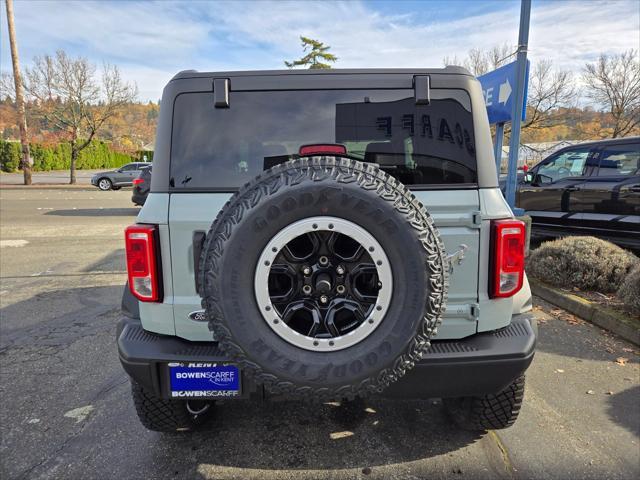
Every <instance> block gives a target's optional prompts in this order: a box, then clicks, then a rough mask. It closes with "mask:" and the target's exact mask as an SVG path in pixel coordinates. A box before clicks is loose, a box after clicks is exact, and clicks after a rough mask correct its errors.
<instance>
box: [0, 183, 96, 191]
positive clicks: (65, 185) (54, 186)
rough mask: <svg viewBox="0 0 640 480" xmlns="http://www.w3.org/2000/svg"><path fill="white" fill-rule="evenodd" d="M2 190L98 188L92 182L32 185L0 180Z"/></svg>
mask: <svg viewBox="0 0 640 480" xmlns="http://www.w3.org/2000/svg"><path fill="white" fill-rule="evenodd" d="M0 189H1V190H97V188H96V187H94V186H93V185H91V184H87V183H84V184H83V183H76V184H75V185H71V184H68V183H34V184H31V185H20V184H15V183H2V182H0Z"/></svg>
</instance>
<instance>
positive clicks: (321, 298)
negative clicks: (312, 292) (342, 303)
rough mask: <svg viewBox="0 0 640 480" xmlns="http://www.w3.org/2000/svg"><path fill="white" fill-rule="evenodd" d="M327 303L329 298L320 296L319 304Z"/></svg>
mask: <svg viewBox="0 0 640 480" xmlns="http://www.w3.org/2000/svg"><path fill="white" fill-rule="evenodd" d="M328 301H329V297H327V296H326V295H321V296H320V303H327V302H328Z"/></svg>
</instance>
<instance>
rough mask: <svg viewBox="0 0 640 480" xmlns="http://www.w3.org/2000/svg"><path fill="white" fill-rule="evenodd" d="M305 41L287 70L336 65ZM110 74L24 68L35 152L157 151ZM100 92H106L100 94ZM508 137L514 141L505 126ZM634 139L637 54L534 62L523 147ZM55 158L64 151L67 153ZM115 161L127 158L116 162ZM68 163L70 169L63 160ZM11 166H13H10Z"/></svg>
mask: <svg viewBox="0 0 640 480" xmlns="http://www.w3.org/2000/svg"><path fill="white" fill-rule="evenodd" d="M301 41H302V46H303V50H304V52H305V55H304V56H303V57H302V58H301V59H299V60H296V61H293V62H286V64H287V66H288V67H289V68H294V67H302V68H313V69H315V68H322V69H326V68H331V65H330V64H331V63H334V62H336V61H337V60H338V58H337V57H336V56H334V55H333V54H331V53H329V51H328V50H329V49H330V48H331V47H329V46H328V45H325V44H324V43H322V42H320V41H318V40H314V39H308V38H305V37H301ZM514 52H515V47H511V46H509V45H507V44H504V45H500V46H496V47H493V48H492V49H489V50H478V49H472V50H470V51H469V52H468V54H467V56H466V57H465V58H462V59H458V58H455V57H454V58H445V59H443V63H444V64H445V65H449V64H457V65H463V66H464V67H466V68H467V69H468V70H469V71H471V72H472V73H473V74H474V75H477V76H479V75H482V74H483V73H486V72H488V71H490V70H493V69H495V68H498V67H500V66H502V65H505V64H507V63H510V62H511V61H513V59H514V57H513V54H514ZM38 68H39V69H40V72H39V73H38ZM48 68H52V69H54V73H55V74H56V75H57V77H56V78H58V79H59V78H63V77H64V75H65V74H68V73H70V74H72V75H73V74H75V75H81V74H82V73H83V72H87V73H88V74H91V78H92V82H93V83H92V84H91V85H90V87H91V88H85V90H84V93H83V95H85V96H84V97H82V98H84V100H83V101H84V103H83V104H82V105H78V104H77V102H76V103H74V101H75V100H73V97H69V98H65V97H64V95H63V94H62V93H61V92H64V91H65V89H64V86H62V88H61V89H60V86H59V85H58V88H59V91H58V93H57V94H56V93H55V91H54V90H52V89H51V87H52V86H55V82H56V81H58V80H56V78H49V79H47V78H46V75H45V73H46V72H47V71H48V70H47V69H48ZM105 68H109V69H110V70H106V71H105V72H106V74H108V77H109V76H110V78H111V81H112V83H108V82H107V83H101V82H104V74H105V72H103V77H100V76H99V75H96V73H97V72H96V68H95V67H94V66H93V65H91V64H90V63H89V62H87V61H86V59H82V58H77V59H74V58H69V57H68V56H67V55H66V54H65V53H64V52H58V53H57V54H56V55H55V56H45V57H42V58H36V59H34V67H32V69H31V70H29V69H27V72H26V75H25V76H26V79H27V82H26V83H27V96H26V114H27V123H28V126H29V136H30V139H31V140H30V141H31V143H33V144H34V145H38V146H39V147H40V149H41V150H42V149H44V150H47V149H53V150H55V149H56V148H57V146H58V145H60V144H64V143H67V144H69V145H70V146H71V152H72V153H73V148H74V147H73V146H74V145H76V146H78V145H79V146H82V145H85V144H86V146H89V145H96V143H95V142H96V141H98V142H99V144H101V145H105V146H106V148H108V149H109V150H110V151H113V152H115V153H118V154H119V153H122V154H124V155H126V156H128V157H130V158H140V152H141V151H144V150H149V149H150V148H153V147H152V145H153V143H154V140H155V138H154V136H155V130H156V125H157V120H158V114H159V111H160V104H159V102H158V103H155V102H151V101H150V102H139V101H136V99H135V91H134V90H135V85H133V86H131V85H129V84H127V83H126V82H123V81H122V80H121V79H120V77H119V73H118V71H117V68H116V67H109V66H105ZM74 72H75V73H74ZM79 78H80V77H79ZM101 78H102V80H101ZM47 82H49V84H48V83H47ZM51 82H53V83H51ZM11 85H12V80H11V77H10V76H9V75H8V74H3V75H2V78H1V81H0V137H1V138H2V139H3V140H6V141H10V142H16V141H18V139H19V129H18V117H17V109H16V104H15V101H14V96H13V94H12V88H11ZM38 88H39V89H40V90H38ZM109 88H111V89H112V92H111V93H112V94H114V93H116V94H117V95H119V97H118V98H117V99H116V98H113V96H112V98H111V100H112V103H113V105H112V106H113V108H111V109H109V110H108V111H107V107H106V105H107V104H106V103H105V102H106V100H105V99H108V98H109V90H108V89H109ZM99 89H102V90H101V91H100V93H99V94H96V92H97V91H98V90H99ZM114 89H115V90H114ZM52 91H53V92H54V93H53V94H52V93H51V92H52ZM47 95H49V96H48V97H47ZM86 95H89V96H86ZM105 95H106V96H105ZM81 96H82V95H81ZM44 107H46V108H44ZM74 109H79V110H82V111H83V112H88V113H87V115H88V116H87V118H85V119H84V121H83V122H80V123H79V124H78V125H77V128H76V129H75V130H74V127H73V125H70V124H69V120H70V118H71V119H72V118H73V115H71V117H70V118H67V119H66V120H65V119H63V121H61V117H60V115H61V114H63V113H65V112H67V113H73V112H74ZM74 132H75V135H76V137H75V139H74ZM505 135H506V136H507V137H508V135H509V129H508V125H507V126H506V128H505ZM633 135H640V63H639V62H638V52H637V51H635V50H631V51H628V52H623V53H620V54H618V55H604V54H603V55H601V56H600V57H599V58H597V59H596V60H595V61H593V62H591V63H587V64H585V66H584V68H583V71H582V72H580V73H579V74H575V73H572V72H570V71H568V70H565V69H562V68H560V67H559V66H557V65H554V64H552V63H551V62H550V61H548V60H542V61H538V62H534V63H532V65H531V71H530V78H529V90H528V100H527V118H526V120H525V122H524V123H523V125H522V135H521V138H522V140H521V141H522V143H523V144H524V143H538V142H552V141H559V140H596V139H604V138H614V137H620V136H633ZM87 142H88V143H87ZM7 148H8V147H6V148H5V149H4V150H7ZM100 148H103V147H100ZM57 151H59V152H66V151H67V150H66V148H62V149H58V150H57ZM77 155H78V152H76V156H77ZM103 157H104V158H105V159H106V158H107V156H104V155H103ZM83 158H85V156H84V155H83ZM113 158H118V159H122V158H125V157H118V156H117V155H116V156H114V157H113ZM114 161H116V162H117V161H120V160H114ZM58 163H59V162H57V163H56V165H57V164H58ZM63 163H64V164H65V165H67V162H66V160H65V162H63ZM71 163H72V162H71ZM89 163H90V162H89ZM5 164H7V162H5ZM9 164H10V165H13V160H11V162H9V163H8V164H7V165H9ZM85 165H88V163H87V161H84V162H82V163H81V164H80V165H79V167H80V168H82V166H85ZM84 168H88V167H86V166H85V167H84ZM5 169H6V165H5Z"/></svg>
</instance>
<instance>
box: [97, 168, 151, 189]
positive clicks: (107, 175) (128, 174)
mask: <svg viewBox="0 0 640 480" xmlns="http://www.w3.org/2000/svg"><path fill="white" fill-rule="evenodd" d="M149 165H150V163H149V162H133V163H127V164H126V165H124V166H122V167H120V168H119V169H118V170H112V171H109V172H100V173H96V174H95V175H94V176H93V177H91V185H95V186H96V187H98V188H99V189H100V190H103V191H106V190H119V189H120V188H121V187H130V186H131V185H133V180H134V179H135V178H137V177H138V174H139V173H140V169H142V168H143V167H148V166H149Z"/></svg>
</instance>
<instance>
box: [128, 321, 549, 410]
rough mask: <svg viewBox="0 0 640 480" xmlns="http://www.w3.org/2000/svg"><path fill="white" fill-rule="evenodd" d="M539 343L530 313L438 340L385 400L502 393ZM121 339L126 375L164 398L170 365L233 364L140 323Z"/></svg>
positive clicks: (251, 388)
mask: <svg viewBox="0 0 640 480" xmlns="http://www.w3.org/2000/svg"><path fill="white" fill-rule="evenodd" d="M536 338H537V326H536V322H535V318H534V317H533V315H532V314H529V313H527V314H522V315H514V316H513V317H512V321H511V324H510V325H509V326H508V327H506V328H503V329H501V330H496V331H494V332H486V333H480V334H477V335H473V336H471V337H468V338H465V339H462V340H454V341H450V340H440V341H438V340H434V341H433V342H432V346H431V348H430V349H429V351H428V352H427V353H426V354H425V356H424V358H423V359H422V361H421V362H420V363H419V364H418V365H416V366H415V367H414V368H413V369H412V370H411V371H409V372H408V373H407V374H406V375H405V376H404V377H403V378H402V379H401V380H400V381H398V382H397V383H394V384H393V385H391V386H390V387H389V388H388V389H386V390H385V391H384V392H383V393H382V396H385V397H401V398H432V397H461V396H469V395H485V394H491V393H498V392H500V391H502V390H503V389H504V388H505V387H506V386H507V385H509V384H510V383H511V382H512V381H513V380H515V379H516V378H517V377H519V376H520V375H522V374H523V373H524V371H525V370H526V369H527V368H528V367H529V365H530V364H531V361H532V360H533V356H534V353H535V346H536ZM117 339H118V352H119V355H120V362H121V363H122V366H123V368H124V370H125V371H126V372H127V374H129V376H130V377H131V378H133V379H134V380H135V381H136V382H138V383H140V384H142V385H144V386H145V387H147V388H148V389H152V390H154V391H155V392H156V394H157V395H159V396H162V397H164V398H168V397H169V392H168V378H169V377H168V371H167V363H168V362H185V361H194V362H197V361H205V362H228V361H229V360H228V358H226V357H225V356H224V354H223V353H222V352H221V351H220V350H219V348H218V346H217V344H216V343H213V342H211V343H208V342H189V341H186V340H182V339H180V338H177V337H169V336H163V335H157V334H154V333H150V332H147V331H145V330H144V329H143V328H142V325H141V323H140V320H138V319H132V318H123V319H122V320H120V322H119V323H118V331H117ZM242 385H243V395H242V397H245V398H246V397H249V396H258V397H266V396H267V395H266V394H265V392H264V391H263V389H262V387H260V386H256V385H254V384H252V383H251V382H250V381H248V379H243V382H242ZM242 397H240V398H242ZM236 398H237V397H236Z"/></svg>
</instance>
